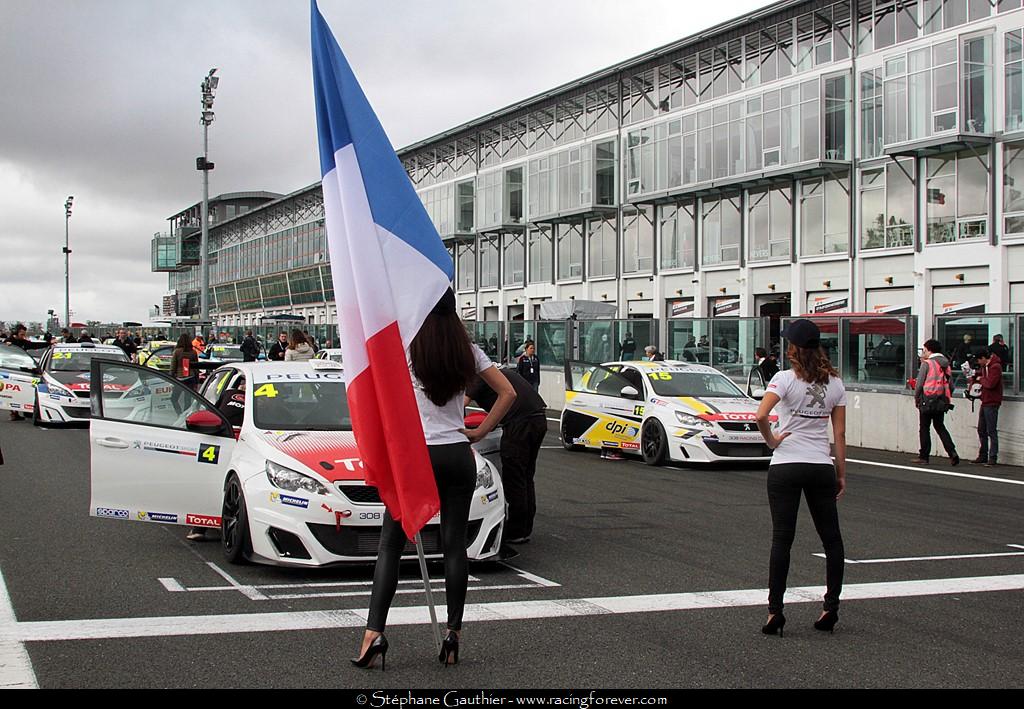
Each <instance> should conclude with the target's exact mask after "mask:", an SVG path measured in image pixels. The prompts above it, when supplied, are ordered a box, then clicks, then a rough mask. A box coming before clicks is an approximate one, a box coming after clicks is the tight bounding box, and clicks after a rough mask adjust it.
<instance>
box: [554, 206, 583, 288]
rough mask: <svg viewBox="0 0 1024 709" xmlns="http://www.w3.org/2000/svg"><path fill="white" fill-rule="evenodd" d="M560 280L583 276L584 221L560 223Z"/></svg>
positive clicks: (557, 227) (558, 232) (558, 231)
mask: <svg viewBox="0 0 1024 709" xmlns="http://www.w3.org/2000/svg"><path fill="white" fill-rule="evenodd" d="M556 230H557V235H558V236H557V239H556V243H557V249H558V280H560V281H561V280H567V279H577V278H582V277H583V222H582V221H580V222H568V223H564V224H558V225H557V226H556Z"/></svg>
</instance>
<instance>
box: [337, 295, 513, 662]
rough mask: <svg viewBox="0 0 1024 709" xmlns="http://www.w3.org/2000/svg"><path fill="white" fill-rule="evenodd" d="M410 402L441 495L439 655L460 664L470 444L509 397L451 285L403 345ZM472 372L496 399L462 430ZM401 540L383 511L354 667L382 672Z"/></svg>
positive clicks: (472, 480) (472, 476)
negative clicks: (474, 339)
mask: <svg viewBox="0 0 1024 709" xmlns="http://www.w3.org/2000/svg"><path fill="white" fill-rule="evenodd" d="M408 354H409V368H410V370H411V373H412V383H413V389H414V391H415V394H416V405H417V407H418V408H419V412H420V421H421V422H422V424H423V434H424V437H425V438H426V441H427V450H428V452H429V453H430V464H431V466H432V467H433V469H434V480H435V482H436V483H437V492H438V496H439V497H440V499H441V548H442V549H443V550H444V578H445V599H446V601H447V608H448V632H447V635H446V636H445V638H444V643H443V644H442V646H441V653H440V655H439V657H438V659H439V660H440V661H441V663H442V664H444V665H449V664H455V663H457V662H458V661H459V634H460V633H461V631H462V613H463V609H464V608H465V605H466V587H467V585H468V582H469V566H468V562H467V560H466V527H467V525H468V524H469V507H470V503H471V501H472V497H473V490H474V489H475V488H476V463H475V461H474V459H473V451H472V450H471V449H470V447H469V446H470V443H475V442H476V441H478V440H480V439H481V438H483V437H484V436H486V435H487V434H488V433H490V432H491V431H493V430H494V427H495V426H496V425H497V424H498V422H499V421H501V419H502V417H503V416H504V415H505V413H506V412H507V411H508V409H509V407H510V406H511V405H512V402H513V401H514V400H515V398H516V394H515V390H514V389H513V388H512V384H510V383H509V381H508V379H506V378H505V377H504V376H503V375H502V374H501V373H500V372H499V371H498V370H497V368H496V367H495V366H494V364H493V363H492V362H491V360H489V359H488V358H487V355H485V354H484V353H483V352H482V351H481V350H480V348H479V347H477V346H476V345H474V344H472V343H471V342H470V340H469V334H468V333H467V332H466V328H465V326H464V325H463V324H462V321H461V320H460V319H459V316H458V314H457V313H456V312H455V295H454V293H452V291H451V289H449V290H447V291H446V292H445V294H444V296H443V297H442V298H441V300H439V301H438V302H437V304H436V305H435V306H434V309H433V310H432V311H431V312H430V314H429V315H428V316H427V319H426V320H424V322H423V327H421V328H420V331H419V332H418V333H417V334H416V337H415V338H413V341H412V342H411V343H410V345H409V352H408ZM477 374H479V375H480V378H481V379H483V380H484V381H485V382H486V383H487V385H488V386H490V387H491V389H493V390H494V391H495V392H496V393H497V395H498V399H497V401H496V402H495V404H494V406H493V407H492V408H491V410H490V412H489V413H488V414H487V418H485V419H484V421H483V423H481V424H480V426H479V427H477V428H475V429H473V430H471V431H467V430H465V426H466V424H465V417H464V413H465V406H464V402H463V396H464V393H465V390H466V387H468V386H469V385H470V384H471V383H473V382H474V381H475V379H476V376H477ZM406 543H407V540H406V538H405V532H404V531H403V530H402V525H401V524H399V523H398V522H396V521H395V520H394V519H392V517H391V513H390V512H385V514H384V522H383V525H382V527H381V535H380V546H379V548H378V550H377V565H376V567H375V568H374V571H373V591H372V594H371V596H370V612H369V615H368V616H367V619H366V632H365V633H364V634H363V643H362V647H361V648H360V651H359V657H358V658H355V659H353V660H352V664H354V665H355V666H356V667H369V666H370V665H371V664H373V661H374V659H376V657H377V655H380V660H381V662H380V666H381V670H383V669H384V659H385V656H386V655H387V651H388V641H387V638H385V637H384V625H385V623H386V622H387V618H388V610H389V609H390V608H391V601H392V600H393V599H394V597H395V590H396V589H397V588H398V565H399V562H400V561H401V558H402V551H403V550H404V549H405V545H406Z"/></svg>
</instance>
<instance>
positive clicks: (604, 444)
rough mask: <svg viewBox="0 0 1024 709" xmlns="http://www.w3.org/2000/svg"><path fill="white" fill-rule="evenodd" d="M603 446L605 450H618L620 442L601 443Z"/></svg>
mask: <svg viewBox="0 0 1024 709" xmlns="http://www.w3.org/2000/svg"><path fill="white" fill-rule="evenodd" d="M601 445H602V446H604V447H605V448H618V447H619V442H618V441H601Z"/></svg>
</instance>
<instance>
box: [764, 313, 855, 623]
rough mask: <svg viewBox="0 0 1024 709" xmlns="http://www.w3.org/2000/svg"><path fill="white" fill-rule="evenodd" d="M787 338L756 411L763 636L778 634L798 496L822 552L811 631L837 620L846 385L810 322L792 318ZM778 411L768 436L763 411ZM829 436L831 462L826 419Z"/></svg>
mask: <svg viewBox="0 0 1024 709" xmlns="http://www.w3.org/2000/svg"><path fill="white" fill-rule="evenodd" d="M782 335H783V337H785V338H786V339H787V340H789V349H788V351H787V352H786V358H787V359H788V360H789V363H790V367H791V368H790V369H787V370H785V371H782V372H779V373H778V374H776V375H775V376H774V377H772V380H771V382H770V383H769V384H768V390H767V392H766V393H765V395H764V399H763V400H762V401H761V406H760V408H759V409H758V410H757V427H758V429H759V430H760V431H761V435H762V436H764V440H765V443H767V444H768V447H769V448H772V449H774V451H775V453H774V454H773V456H772V462H771V465H770V466H769V468H768V504H769V506H770V507H771V512H772V552H771V561H770V562H769V570H768V622H767V623H766V624H765V625H764V627H762V628H761V632H763V633H764V634H765V635H775V634H776V633H778V634H779V635H782V628H783V626H784V625H785V624H786V617H785V616H784V615H783V614H782V597H783V595H784V594H785V592H786V576H787V575H788V574H789V550H790V548H791V547H792V546H793V537H794V536H795V534H796V518H797V512H798V511H799V509H800V493H801V492H803V494H804V496H805V497H806V498H807V507H808V508H809V509H810V511H811V517H812V518H813V519H814V527H815V529H817V531H818V536H819V537H821V543H822V546H823V547H824V548H825V560H826V561H825V569H826V572H825V573H826V586H827V590H826V592H825V601H824V609H823V611H822V614H821V617H819V618H818V620H816V621H815V623H814V628H815V629H816V630H824V631H830V632H831V631H832V629H833V628H835V625H836V622H838V620H839V594H840V592H841V591H842V587H843V564H844V550H843V537H842V534H841V533H840V531H839V512H838V510H837V508H836V502H837V500H839V498H841V497H842V496H843V493H844V492H845V490H846V388H845V387H844V386H843V382H842V380H841V379H840V378H839V372H837V371H836V369H835V367H833V366H832V363H831V362H830V361H829V359H828V355H826V354H825V351H824V350H822V348H821V333H820V331H819V330H818V326H817V325H815V324H814V323H813V322H811V321H810V320H804V319H800V320H794V321H793V322H791V323H790V324H789V325H788V326H787V327H786V329H785V331H783V333H782ZM776 406H779V409H780V413H781V416H780V419H781V420H780V423H781V425H780V427H779V430H780V431H781V432H782V433H781V434H780V435H778V436H776V435H775V433H774V432H773V431H772V427H771V424H770V420H769V414H770V413H771V411H772V409H774V408H775V407H776ZM829 419H831V420H832V432H833V436H834V438H835V452H836V457H835V464H834V465H833V462H832V458H831V457H830V455H829V442H828V422H829Z"/></svg>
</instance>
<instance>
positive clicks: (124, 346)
mask: <svg viewBox="0 0 1024 709" xmlns="http://www.w3.org/2000/svg"><path fill="white" fill-rule="evenodd" d="M114 345H115V346H116V347H118V348H120V349H121V351H122V352H124V353H125V354H126V355H128V359H129V360H131V361H132V362H134V361H135V360H136V359H137V357H138V352H139V348H138V347H137V346H136V345H135V340H133V339H132V338H131V337H130V336H129V335H128V331H127V330H125V329H124V328H123V327H122V328H120V329H118V331H117V337H116V338H114Z"/></svg>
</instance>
